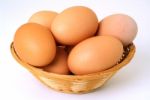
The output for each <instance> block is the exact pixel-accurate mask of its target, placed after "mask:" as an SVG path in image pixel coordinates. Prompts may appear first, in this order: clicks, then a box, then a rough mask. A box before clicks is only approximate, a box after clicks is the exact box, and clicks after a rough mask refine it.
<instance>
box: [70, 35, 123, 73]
mask: <svg viewBox="0 0 150 100" xmlns="http://www.w3.org/2000/svg"><path fill="white" fill-rule="evenodd" d="M122 54H123V45H122V43H121V42H120V40H118V39H116V38H114V37H111V36H95V37H91V38H88V39H86V40H84V41H82V42H80V43H79V44H77V45H76V46H75V47H74V48H73V49H72V50H71V52H70V54H69V57H68V66H69V69H70V70H71V72H73V73H74V74H76V75H83V74H90V73H95V72H99V71H103V70H106V69H108V68H110V67H112V66H114V65H115V64H116V63H117V62H118V61H119V60H120V59H121V57H122Z"/></svg>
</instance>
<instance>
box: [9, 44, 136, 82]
mask: <svg viewBox="0 0 150 100" xmlns="http://www.w3.org/2000/svg"><path fill="white" fill-rule="evenodd" d="M129 48H130V51H129V53H128V55H127V56H126V57H125V58H124V60H123V61H121V62H120V63H119V64H117V65H114V66H113V67H111V68H109V69H106V70H104V71H100V72H96V73H91V74H86V75H62V74H56V73H51V72H46V71H44V70H42V69H40V68H38V67H34V66H32V65H29V64H27V63H25V62H23V61H21V59H19V57H18V56H17V54H16V52H15V50H14V47H13V42H12V43H11V45H10V50H11V54H12V56H13V57H14V58H15V60H16V61H17V62H18V63H20V64H21V65H22V66H24V67H25V68H26V69H28V70H30V71H31V73H32V72H33V71H36V72H37V73H38V74H42V75H44V76H46V77H54V78H59V79H60V78H61V79H62V78H63V79H84V78H90V79H93V78H94V79H95V78H97V77H99V76H100V75H102V74H109V73H112V72H115V71H118V70H119V69H120V68H122V67H124V66H125V65H126V64H128V63H129V62H130V61H131V59H132V58H133V56H134V54H135V49H136V48H135V45H134V43H132V44H130V46H129Z"/></svg>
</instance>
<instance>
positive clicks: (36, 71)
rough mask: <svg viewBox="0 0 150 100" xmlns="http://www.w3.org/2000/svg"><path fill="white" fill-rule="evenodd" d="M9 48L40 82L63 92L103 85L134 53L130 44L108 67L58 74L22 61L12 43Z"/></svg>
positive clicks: (81, 91) (90, 88)
mask: <svg viewBox="0 0 150 100" xmlns="http://www.w3.org/2000/svg"><path fill="white" fill-rule="evenodd" d="M10 49H11V53H12V55H13V57H14V58H15V59H16V61H17V62H19V63H20V64H21V65H22V66H24V67H25V68H26V69H27V70H29V71H30V72H31V73H32V74H33V75H34V76H35V77H36V78H37V79H39V80H40V81H41V82H42V83H44V84H46V85H47V86H48V87H50V88H52V89H54V90H57V91H61V92H65V93H87V92H90V91H92V90H94V89H96V88H98V87H101V86H103V85H104V84H105V83H106V81H107V80H109V79H110V78H111V77H112V76H113V75H114V74H115V73H116V72H117V71H118V70H119V69H120V68H122V67H123V66H125V65H126V64H128V63H129V62H130V60H131V59H132V57H133V56H134V53H135V46H134V44H131V45H129V46H128V47H127V48H126V49H125V51H124V54H123V57H122V59H121V60H120V61H119V62H118V64H116V65H115V66H113V67H111V68H110V69H107V70H105V71H101V72H97V73H93V74H88V75H59V74H55V73H49V72H45V71H43V70H42V69H40V68H36V67H34V66H31V65H29V64H27V63H24V62H22V61H21V59H19V57H18V56H17V55H16V52H15V50H14V47H13V43H12V44H11V47H10Z"/></svg>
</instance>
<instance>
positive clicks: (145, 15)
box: [0, 0, 150, 100]
mask: <svg viewBox="0 0 150 100" xmlns="http://www.w3.org/2000/svg"><path fill="white" fill-rule="evenodd" d="M73 5H84V6H88V7H90V8H91V9H93V10H94V11H95V12H96V13H97V15H98V17H99V20H101V19H102V18H104V17H105V16H107V15H110V14H113V13H125V14H128V15H130V16H131V17H133V18H134V19H135V20H136V22H137V24H138V28H139V31H138V35H137V37H136V39H135V41H134V43H135V45H136V48H137V51H136V54H135V56H134V58H133V60H132V61H131V62H130V64H128V65H127V66H126V67H125V68H123V69H121V70H120V71H119V72H118V73H117V74H116V75H115V76H114V77H113V78H112V79H111V80H110V81H109V82H108V83H107V84H106V85H105V86H104V87H102V88H100V89H98V90H96V91H95V92H92V93H88V94H82V95H75V94H64V93H59V92H55V91H53V90H51V89H49V88H47V87H46V86H45V85H43V84H41V83H40V82H39V81H38V80H36V79H35V78H34V77H33V76H32V75H31V74H30V73H29V72H28V71H27V70H26V69H24V68H23V67H22V66H21V65H19V64H18V63H17V62H16V61H15V60H14V59H13V58H12V56H11V53H10V43H11V42H12V40H13V36H14V33H15V31H16V29H17V28H18V27H19V26H20V25H22V24H23V23H26V22H27V20H28V18H29V17H30V16H31V15H32V14H33V13H35V12H37V11H39V10H54V11H57V12H60V11H62V10H63V9H65V8H67V7H70V6H73ZM149 10H150V1H149V0H97V1H96V0H80V2H79V0H78V1H77V0H55V1H54V0H51V1H50V0H32V1H31V0H22V1H21V0H3V1H1V2H0V100H150V39H149V38H150V12H149Z"/></svg>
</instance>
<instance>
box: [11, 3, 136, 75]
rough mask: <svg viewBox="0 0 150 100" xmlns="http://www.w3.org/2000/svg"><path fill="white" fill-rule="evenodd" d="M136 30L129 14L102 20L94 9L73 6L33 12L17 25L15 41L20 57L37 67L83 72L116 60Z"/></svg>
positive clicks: (94, 70) (119, 57)
mask: <svg viewBox="0 0 150 100" xmlns="http://www.w3.org/2000/svg"><path fill="white" fill-rule="evenodd" d="M136 34H137V25H136V22H135V21H134V20H133V19H132V18H131V17H130V16H128V15H125V14H113V15H110V16H107V17H105V18H104V19H102V20H101V21H100V22H99V21H98V18H97V16H96V14H95V13H94V12H93V11H92V10H91V9H89V8H87V7H84V6H74V7H70V8H67V9H65V10H64V11H62V12H61V13H59V14H58V13H56V12H53V11H39V12H37V13H35V14H33V15H32V16H31V17H30V18H29V20H28V22H27V23H25V24H23V25H21V26H20V27H19V28H18V29H17V31H16V33H15V36H14V40H13V45H14V49H15V51H16V54H17V55H18V57H19V58H20V59H21V60H22V61H23V62H25V63H28V64H30V65H32V66H34V67H37V68H41V69H42V70H44V71H47V72H50V73H57V74H65V75H69V74H74V75H84V74H90V73H95V72H99V71H103V70H106V69H108V68H111V67H113V66H114V65H115V64H117V62H118V61H119V60H120V59H121V57H122V55H123V51H124V47H127V46H128V45H129V44H131V43H132V41H133V40H134V38H135V36H136Z"/></svg>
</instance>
